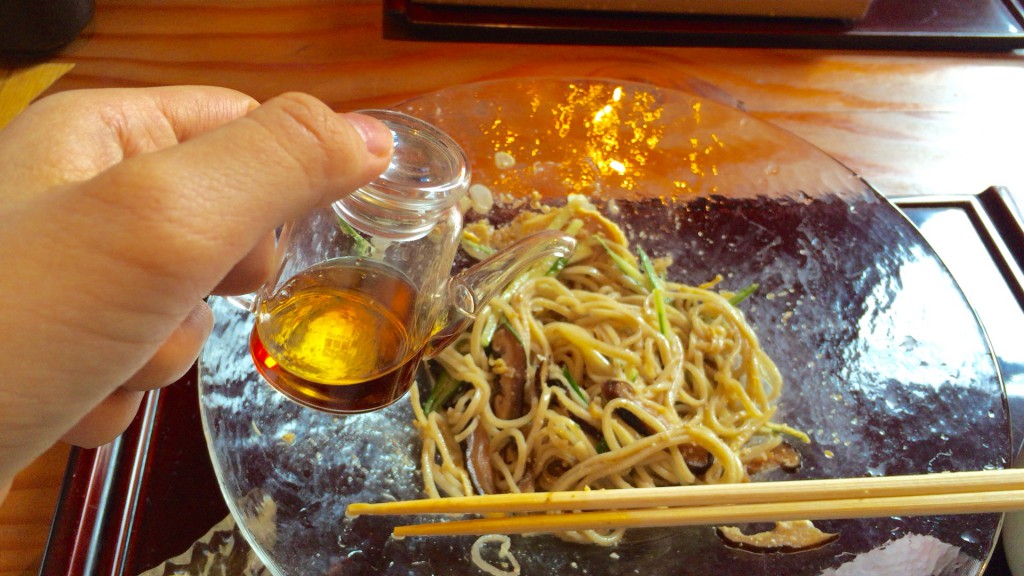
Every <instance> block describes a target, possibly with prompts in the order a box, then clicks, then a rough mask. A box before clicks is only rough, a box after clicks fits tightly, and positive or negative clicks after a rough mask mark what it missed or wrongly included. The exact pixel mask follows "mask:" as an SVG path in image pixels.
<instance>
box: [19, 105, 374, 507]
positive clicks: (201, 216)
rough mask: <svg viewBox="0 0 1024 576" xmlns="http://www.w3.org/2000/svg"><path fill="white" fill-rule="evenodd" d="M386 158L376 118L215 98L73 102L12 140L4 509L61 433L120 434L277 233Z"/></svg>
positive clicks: (88, 437) (51, 109) (40, 114)
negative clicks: (24, 473) (18, 479)
mask: <svg viewBox="0 0 1024 576" xmlns="http://www.w3.org/2000/svg"><path fill="white" fill-rule="evenodd" d="M390 154H391V135H390V132H389V131H388V130H387V128H386V127H384V125H383V124H381V123H380V122H378V121H376V120H374V119H371V118H368V117H366V116H359V115H344V114H336V113H334V112H333V111H331V110H330V109H329V108H328V107H327V106H325V105H324V104H323V103H321V102H319V101H317V100H315V99H314V98H312V97H309V96H304V95H298V94H289V95H284V96H280V97H278V98H274V99H271V100H269V101H267V102H266V103H264V104H262V105H258V104H257V103H256V102H255V101H254V100H253V99H252V98H249V97H248V96H245V95H243V94H240V93H238V92H234V91H231V90H227V89H219V88H200V87H166V88H148V89H113V90H95V91H72V92H64V93H59V94H56V95H54V96H50V97H48V98H45V99H43V100H40V101H39V102H37V103H36V104H34V105H33V106H31V107H30V108H29V109H27V110H26V111H25V112H23V113H22V115H21V116H19V117H17V118H15V120H14V121H13V122H12V123H11V124H9V125H8V126H7V127H6V128H5V129H4V130H3V131H0V166H2V169H0V170H2V173H3V176H2V178H0V270H2V271H3V272H2V274H0V350H3V354H2V355H0V499H2V491H3V489H4V486H5V485H6V484H7V483H8V482H9V481H10V479H11V478H13V476H14V474H15V473H16V472H17V471H18V470H20V469H21V468H22V467H24V466H25V465H27V464H28V463H29V462H31V460H32V459H33V458H35V457H36V456H37V455H39V454H41V453H42V452H43V451H45V450H46V449H47V448H48V447H49V446H50V445H52V444H53V443H54V442H55V441H57V440H58V439H60V438H64V439H65V440H67V441H69V442H71V443H75V444H79V445H83V446H97V445H100V444H103V443H105V442H107V441H109V440H111V439H113V438H114V437H116V436H117V435H118V434H120V433H121V432H122V431H123V430H124V428H125V427H126V426H127V425H128V424H129V423H130V422H131V420H132V418H133V417H134V415H135V412H136V411H137V409H138V405H139V402H140V400H141V397H142V395H143V394H144V392H145V391H146V390H151V389H154V388H157V387H160V386H164V385H166V384H169V383H171V382H174V381H175V380H177V379H178V378H179V377H180V376H181V375H182V374H184V373H185V371H187V370H188V368H189V367H190V366H191V365H192V363H193V361H194V360H195V358H196V356H197V354H198V352H199V350H200V349H201V347H202V344H203V342H204V341H205V339H206V336H207V335H208V334H209V331H210V329H211V327H212V323H213V319H212V315H211V313H210V310H209V308H207V307H206V304H205V303H203V301H202V299H203V298H204V297H205V296H207V295H209V294H211V293H217V294H224V293H235V294H237V293H244V292H249V291H251V290H254V289H255V288H256V287H257V286H258V285H259V284H261V283H262V281H263V279H264V278H265V277H266V276H267V275H268V274H269V273H270V271H271V255H272V248H273V230H274V229H275V228H276V227H277V226H278V225H280V224H281V223H282V222H284V221H286V220H288V219H291V218H294V217H298V216H300V215H301V214H303V213H305V212H307V211H309V210H311V209H313V208H314V207H316V206H318V205H322V204H325V203H328V202H330V201H333V200H336V199H338V198H341V197H343V196H345V195H346V194H348V193H350V192H351V191H353V190H354V189H356V188H357V187H359V186H361V185H362V184H364V183H366V182H368V181H370V180H371V179H372V178H374V177H375V176H376V175H378V174H379V173H381V172H382V171H383V170H384V168H385V167H386V165H387V161H388V158H389V157H390Z"/></svg>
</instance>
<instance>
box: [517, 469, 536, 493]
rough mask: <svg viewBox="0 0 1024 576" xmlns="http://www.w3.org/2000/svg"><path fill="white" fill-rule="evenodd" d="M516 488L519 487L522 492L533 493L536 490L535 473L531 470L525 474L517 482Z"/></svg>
mask: <svg viewBox="0 0 1024 576" xmlns="http://www.w3.org/2000/svg"><path fill="white" fill-rule="evenodd" d="M516 486H518V487H519V491H520V492H533V491H534V490H535V489H536V487H535V486H534V481H533V472H530V471H529V470H527V471H526V472H524V473H523V477H522V478H520V479H519V481H518V482H516Z"/></svg>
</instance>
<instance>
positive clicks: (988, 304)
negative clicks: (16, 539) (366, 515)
mask: <svg viewBox="0 0 1024 576" xmlns="http://www.w3.org/2000/svg"><path fill="white" fill-rule="evenodd" d="M896 203H897V204H898V205H899V206H900V207H901V208H902V209H903V210H904V212H905V213H906V214H907V215H908V217H909V218H910V219H911V220H912V221H914V223H915V224H917V225H918V227H919V228H920V229H921V230H922V232H923V233H924V236H925V237H926V238H927V239H928V240H929V242H930V243H931V244H932V245H933V247H935V248H936V251H937V252H938V254H939V255H940V256H941V257H942V258H943V260H944V262H945V263H946V265H947V266H948V267H949V269H950V270H951V272H952V273H953V275H954V276H955V277H956V278H957V279H958V282H960V284H961V286H962V288H963V289H964V291H965V293H966V294H967V296H968V298H969V299H970V300H971V301H972V303H974V304H975V307H976V309H977V311H978V313H979V315H980V316H981V318H982V321H983V322H984V323H985V325H986V328H987V331H988V334H989V337H990V340H991V342H992V345H993V348H994V350H995V352H996V354H997V356H998V357H999V365H1000V369H1001V370H1002V376H1003V380H1004V381H1005V383H1006V386H1007V391H1008V397H1009V400H1010V405H1011V413H1012V415H1013V417H1014V420H1013V433H1014V438H1015V440H1014V445H1015V446H1018V445H1019V444H1020V439H1021V437H1022V431H1024V362H1021V358H1020V354H1021V352H1020V351H1019V350H1017V349H1016V348H1019V347H1017V346H1014V344H1015V341H1012V340H1011V336H1012V334H1013V333H1014V331H1015V330H1019V328H1020V327H1021V326H1024V282H1022V278H1024V276H1022V274H1021V264H1022V256H1024V255H1022V247H1024V232H1022V230H1024V229H1022V226H1021V220H1020V213H1019V211H1017V209H1016V208H1015V206H1014V204H1013V203H1012V201H1011V200H1010V197H1009V195H1008V193H1007V192H1006V191H1005V190H1002V189H998V188H993V189H990V190H987V191H985V192H984V193H982V194H979V195H965V196H958V197H942V198H938V197H936V198H927V197H925V198H907V199H902V200H897V202H896ZM967 275H969V276H971V277H970V278H968V277H967ZM196 386H197V384H196V372H195V371H194V370H193V371H191V372H190V373H189V374H188V375H186V376H185V377H184V378H183V379H182V380H181V381H180V382H178V383H177V384H176V385H174V386H172V387H169V388H166V389H164V390H162V391H160V392H156V393H152V394H151V395H150V396H149V397H148V399H147V401H146V403H145V405H144V408H143V410H142V411H141V412H140V415H139V417H138V418H137V419H136V421H135V422H134V423H133V424H132V426H131V428H130V429H129V430H128V431H127V432H126V433H125V434H124V435H123V436H122V437H120V438H119V439H118V440H116V441H115V442H113V443H112V444H109V445H107V446H104V447H101V448H99V449H96V450H81V449H76V450H73V451H72V453H71V457H70V460H69V463H68V468H67V475H66V478H65V482H64V487H63V490H62V493H61V497H60V501H59V504H58V507H57V514H56V516H55V518H54V523H53V528H52V532H51V536H50V540H49V544H48V546H47V549H46V553H45V557H44V561H43V565H42V568H41V571H40V573H41V574H44V575H54V576H55V575H69V576H70V575H76V576H77V575H81V574H102V575H107V574H109V575H131V576H134V575H136V574H138V573H140V572H142V571H144V570H147V569H150V568H152V567H153V566H156V565H158V564H160V563H161V562H163V561H165V560H167V559H168V558H171V557H173V556H176V555H178V554H180V553H181V552H183V551H185V550H188V549H189V548H190V547H191V546H192V544H193V543H194V542H195V541H196V540H197V539H199V538H200V537H202V536H203V535H204V534H206V533H207V531H209V530H210V528H211V527H212V526H214V525H215V524H217V523H218V522H219V521H221V520H222V519H224V517H225V516H226V515H227V514H228V509H227V507H226V505H225V504H224V502H223V500H222V496H221V492H220V489H219V488H218V485H217V480H216V477H215V475H214V472H213V468H212V466H211V463H210V458H209V454H208V450H207V447H206V442H205V439H204V437H203V432H202V426H201V423H200V416H199V410H198V406H197V402H196V398H197V391H196ZM985 574H986V576H1008V575H1009V570H1008V568H1007V566H1006V563H1005V559H1004V557H1003V555H1002V551H1001V550H1000V549H997V550H996V553H995V554H994V556H993V558H992V560H991V562H990V564H989V567H988V569H987V570H986V572H985Z"/></svg>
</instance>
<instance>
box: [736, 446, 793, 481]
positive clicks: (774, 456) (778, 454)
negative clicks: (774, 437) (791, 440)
mask: <svg viewBox="0 0 1024 576" xmlns="http://www.w3.org/2000/svg"><path fill="white" fill-rule="evenodd" d="M776 468H781V469H782V470H783V471H785V472H789V473H793V472H796V471H797V470H799V469H800V453H799V452H797V451H796V448H793V447H792V446H790V445H789V444H787V443H785V442H783V443H781V444H779V445H778V446H776V447H775V448H772V449H771V450H769V451H768V452H767V453H765V454H764V455H762V456H761V457H760V458H757V459H755V460H751V461H750V462H747V474H749V475H754V474H757V473H759V472H767V471H769V470H774V469H776Z"/></svg>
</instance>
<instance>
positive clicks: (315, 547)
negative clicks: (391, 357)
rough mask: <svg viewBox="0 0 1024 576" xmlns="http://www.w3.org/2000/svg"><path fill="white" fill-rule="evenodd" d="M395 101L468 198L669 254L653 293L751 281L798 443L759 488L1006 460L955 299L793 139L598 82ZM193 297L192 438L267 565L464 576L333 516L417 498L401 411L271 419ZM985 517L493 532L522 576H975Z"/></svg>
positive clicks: (973, 323) (742, 119)
mask: <svg viewBox="0 0 1024 576" xmlns="http://www.w3.org/2000/svg"><path fill="white" fill-rule="evenodd" d="M396 108H398V109H400V110H403V111H405V112H409V113H411V114H414V115H416V116H419V117H421V118H423V119H425V120H427V121H429V122H432V123H434V124H435V125H437V126H439V127H440V128H442V129H443V130H445V131H446V132H448V133H449V134H450V135H451V136H452V137H453V138H455V140H456V141H457V142H459V143H460V144H461V145H462V146H463V148H464V149H465V150H466V152H467V154H468V156H469V158H470V164H471V167H472V169H473V174H474V178H473V179H474V182H476V183H481V184H484V185H486V186H488V187H489V188H490V189H491V190H492V191H493V192H495V193H501V194H509V195H512V196H523V195H525V194H530V193H531V192H534V191H536V192H538V193H539V194H540V195H541V196H543V197H544V198H545V199H547V200H548V201H551V202H558V201H559V200H560V199H561V198H564V196H565V195H566V194H567V193H570V192H580V193H586V194H589V195H591V196H592V197H593V198H594V200H595V202H597V203H598V204H599V205H601V206H603V208H604V211H605V213H606V214H607V215H609V216H610V217H611V218H613V219H614V220H616V221H618V222H620V223H621V224H622V226H623V227H624V229H625V230H626V231H627V233H628V234H629V235H630V236H631V239H632V240H633V241H634V242H637V243H640V244H641V245H643V246H644V248H645V249H646V250H647V252H649V253H651V254H653V255H658V256H663V255H671V256H672V257H673V261H674V264H673V266H672V267H671V268H670V271H669V275H670V276H671V277H672V278H673V279H675V280H679V281H683V282H688V283H694V284H696V283H700V282H704V281H706V280H709V279H711V278H712V277H714V276H715V275H716V274H722V276H723V277H724V281H723V284H722V287H723V288H729V289H737V288H740V287H743V286H745V285H747V284H749V283H751V282H758V283H759V284H760V286H761V288H760V290H759V291H758V293H757V295H756V296H755V297H753V298H752V299H750V300H748V301H747V302H745V303H744V305H743V307H744V311H745V313H746V314H747V317H748V319H749V320H750V321H751V323H752V324H753V325H754V328H755V330H756V331H757V333H758V335H759V337H760V339H761V342H762V344H763V346H764V347H765V348H766V350H767V351H768V352H769V354H770V355H771V356H772V358H773V359H774V360H775V361H776V363H777V364H778V366H779V368H780V370H781V371H782V373H783V376H784V377H785V380H786V388H785V390H784V392H783V396H782V399H781V401H780V410H779V416H778V418H779V419H780V420H781V421H785V422H787V423H789V424H792V425H794V426H796V427H797V428H799V429H801V430H804V431H806V432H808V433H809V434H810V436H811V438H812V440H813V443H812V444H810V445H804V446H800V447H799V450H800V451H801V455H802V458H803V466H802V468H801V469H800V470H799V471H798V472H797V473H796V474H794V475H784V476H778V475H769V476H768V477H766V478H759V479H763V480H765V481H772V480H785V479H794V478H833V477H865V476H877V475H895V474H912V473H924V472H939V471H950V470H976V469H985V468H1005V467H1007V466H1008V459H1009V454H1010V432H1009V430H1010V428H1009V415H1008V411H1007V407H1006V400H1005V394H1004V392H1003V388H1002V384H1001V381H1000V379H999V374H998V370H997V368H996V364H995V362H994V359H993V355H992V352H991V350H990V348H989V345H988V342H987V340H986V338H985V334H984V331H983V329H982V327H981V326H980V324H979V322H978V320H977V318H976V315H975V314H974V312H973V310H972V309H971V307H970V305H969V304H968V302H967V301H966V299H965V298H964V296H963V294H962V292H961V291H960V289H959V288H958V287H957V285H956V283H955V282H954V280H953V279H952V277H951V276H950V274H949V273H948V271H947V270H946V268H945V267H944V266H943V264H942V263H941V262H940V260H939V259H938V258H937V257H936V255H935V254H934V252H933V251H932V250H931V249H930V248H929V247H928V246H927V244H926V243H925V241H924V240H923V239H922V237H921V236H920V234H919V233H918V232H917V230H916V229H915V228H914V227H913V225H912V224H911V223H910V222H909V221H908V220H906V218H905V217H904V216H903V215H902V214H901V213H900V212H899V211H898V210H897V209H896V208H895V207H894V206H892V205H891V204H890V203H888V202H887V201H886V200H884V199H883V198H882V197H881V196H880V195H878V194H877V193H876V192H875V191H874V190H872V189H871V187H870V186H869V185H868V184H866V183H865V182H864V181H863V180H861V179H860V178H859V177H858V176H857V175H855V174H853V173H851V172H850V171H849V170H848V169H846V168H845V167H843V166H842V165H840V164H839V163H838V162H836V161H835V160H834V159H832V158H830V157H829V156H828V155H826V154H824V153H823V152H821V151H820V150H817V149H816V148H814V147H813V146H811V145H809V144H808V143H806V142H804V141H803V140H800V139H799V138H796V137H795V136H793V135H792V134H790V133H788V132H785V131H783V130H780V129H778V128H776V127H774V126H772V125H770V124H767V123H765V122H761V121H759V120H757V119H755V118H753V117H751V116H749V115H747V114H745V113H743V112H742V111H739V110H737V109H736V108H733V107H730V106H727V105H723V104H721V103H719V102H716V101H715V100H712V99H709V98H704V97H702V96H700V95H696V94H690V93H685V92H680V91H672V90H665V89H661V88H658V87H654V86H650V85H643V84H635V83H628V82H616V81H611V80H595V79H564V78H529V79H508V80H497V81H493V82H485V83H480V84H471V85H464V86H456V87H452V88H447V89H444V90H441V91H438V92H435V93H431V94H428V95H425V96H422V97H419V98H416V99H414V100H412V101H409V102H406V103H404V104H402V105H400V106H397V107H396ZM499 153H502V154H499ZM506 155H507V156H506ZM496 157H498V158H499V161H496ZM510 159H511V164H512V165H511V166H509V165H508V164H509V160H510ZM507 216H508V212H507V211H502V210H500V209H499V210H497V211H495V212H494V213H493V214H492V215H491V217H493V218H496V219H500V218H503V217H507ZM211 300H212V302H211V304H212V306H213V308H214V312H215V314H216V317H217V324H216V328H215V330H214V333H213V335H212V336H211V338H210V340H209V342H208V344H207V346H206V349H205V350H204V352H203V354H202V358H201V362H200V393H199V394H200V403H201V412H202V416H203V423H204V426H205V429H206V434H207V439H208V443H209V447H210V452H211V455H212V458H213V462H214V467H215V469H216V471H217V475H218V479H219V481H220V484H221V488H222V490H223V492H224V495H225V498H226V500H227V502H228V505H229V507H230V508H231V510H232V512H233V514H234V515H235V516H236V519H237V520H238V523H239V525H240V527H241V528H242V530H243V531H244V532H245V533H246V535H247V537H248V539H249V540H250V543H251V544H252V545H253V547H254V549H255V550H256V551H257V553H258V554H259V555H260V557H261V558H262V559H263V560H264V562H265V563H266V564H267V566H268V567H269V568H270V569H271V570H272V571H274V572H275V573H278V574H313V573H316V574H346V575H349V574H467V575H468V574H480V573H481V572H480V571H479V570H478V569H477V568H476V567H475V566H474V565H473V563H472V561H471V560H470V553H469V547H470V545H471V544H472V542H473V540H474V539H473V538H472V537H464V538H433V539H406V540H402V541H397V540H393V539H391V538H390V537H389V535H390V531H391V527H392V526H393V525H395V524H398V523H408V522H409V521H410V520H415V519H411V518H372V517H360V518H357V519H354V520H349V519H346V518H345V515H344V510H345V506H346V504H348V503H350V502H354V501H361V502H375V501H384V500H390V499H411V498H416V497H420V495H421V493H422V486H421V481H420V477H419V472H418V458H419V445H418V439H417V435H416V432H415V430H414V429H413V426H412V423H411V422H412V416H411V410H410V408H409V405H408V399H407V398H406V399H403V400H401V401H399V402H398V403H396V404H395V405H393V406H391V407H390V408H388V409H386V410H383V411H380V412H377V413H372V414H365V415H358V416H346V417H338V416H332V415H328V414H323V413H319V412H315V411H312V410H309V409H305V408H301V407H299V406H297V405H295V404H293V403H291V402H290V401H288V400H286V399H285V398H283V397H282V396H280V395H279V394H278V393H276V392H275V391H274V390H273V389H271V388H270V387H269V386H268V385H267V384H265V383H264V382H263V381H262V380H261V378H260V376H259V375H258V374H257V372H256V370H255V369H254V368H253V366H252V362H251V360H250V358H249V354H248V350H247V339H248V334H249V331H250V329H251V325H252V324H251V318H250V317H249V316H248V315H247V314H246V313H245V312H242V311H240V310H238V309H237V308H234V307H233V306H232V305H231V304H230V303H228V302H227V301H225V300H223V299H219V298H213V299H211ZM1001 520H1002V515H1000V514H980V515H965V516H944V517H920V518H908V517H903V518H878V519H866V520H849V521H829V522H816V524H817V525H818V526H819V527H820V528H822V529H823V530H825V531H828V532H838V533H839V534H840V538H839V539H838V540H837V541H836V542H834V543H832V544H830V545H827V546H825V547H822V548H819V549H816V550H811V551H807V552H801V553H793V554H755V553H751V552H747V551H742V550H737V549H734V548H730V547H727V546H725V545H724V544H723V543H722V542H721V541H720V540H719V539H718V537H717V536H716V535H715V533H714V530H713V528H712V527H690V528H676V529H657V530H636V531H633V532H631V533H630V534H629V537H628V538H627V540H626V541H625V542H624V543H622V544H620V545H619V546H617V547H615V548H610V549H609V548H600V547H596V546H585V545H578V544H568V543H565V542H563V541H561V540H559V539H558V538H556V537H554V536H527V537H514V538H513V544H512V552H513V554H515V556H516V558H517V559H518V560H519V562H520V563H521V564H522V573H523V574H527V575H533V574H609V575H618V574H641V575H644V576H657V575H661V574H665V575H669V574H671V575H687V574H694V575H697V574H700V575H706V574H717V575H729V574H736V575H742V576H751V575H760V574H765V575H768V574H787V575H792V576H799V575H804V574H806V575H817V574H822V573H833V572H830V571H836V572H835V573H838V574H844V573H856V572H849V571H850V570H852V569H854V568H856V567H857V566H860V567H861V569H862V572H863V566H864V564H857V562H865V561H867V560H871V559H874V557H873V556H867V557H863V556H862V558H861V559H860V560H859V561H858V560H857V559H856V558H857V556H858V555H864V554H866V553H869V552H871V551H873V550H874V551H875V552H874V554H876V555H881V557H882V561H887V560H892V559H893V558H895V560H896V567H895V568H894V569H893V570H894V571H893V572H891V573H893V574H918V573H919V574H932V573H935V574H965V575H968V574H970V575H974V574H978V573H980V570H981V568H982V567H983V565H984V564H985V562H986V561H987V559H988V556H989V554H990V553H991V550H992V547H993V545H994V542H995V536H996V534H997V532H998V528H999V525H1000V522H1001ZM747 528H749V529H761V528H764V526H749V527H747ZM893 541H898V543H897V544H896V545H893V546H890V547H888V548H886V545H887V544H889V543H891V542H893ZM880 551H881V552H880ZM851 563H853V564H851ZM844 565H846V566H845V567H844ZM872 566H873V568H872V569H871V572H870V573H874V574H885V573H886V572H885V571H884V570H883V569H882V568H880V567H879V566H881V564H879V563H878V562H876V563H875V564H872ZM844 570H845V571H846V572H844Z"/></svg>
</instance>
